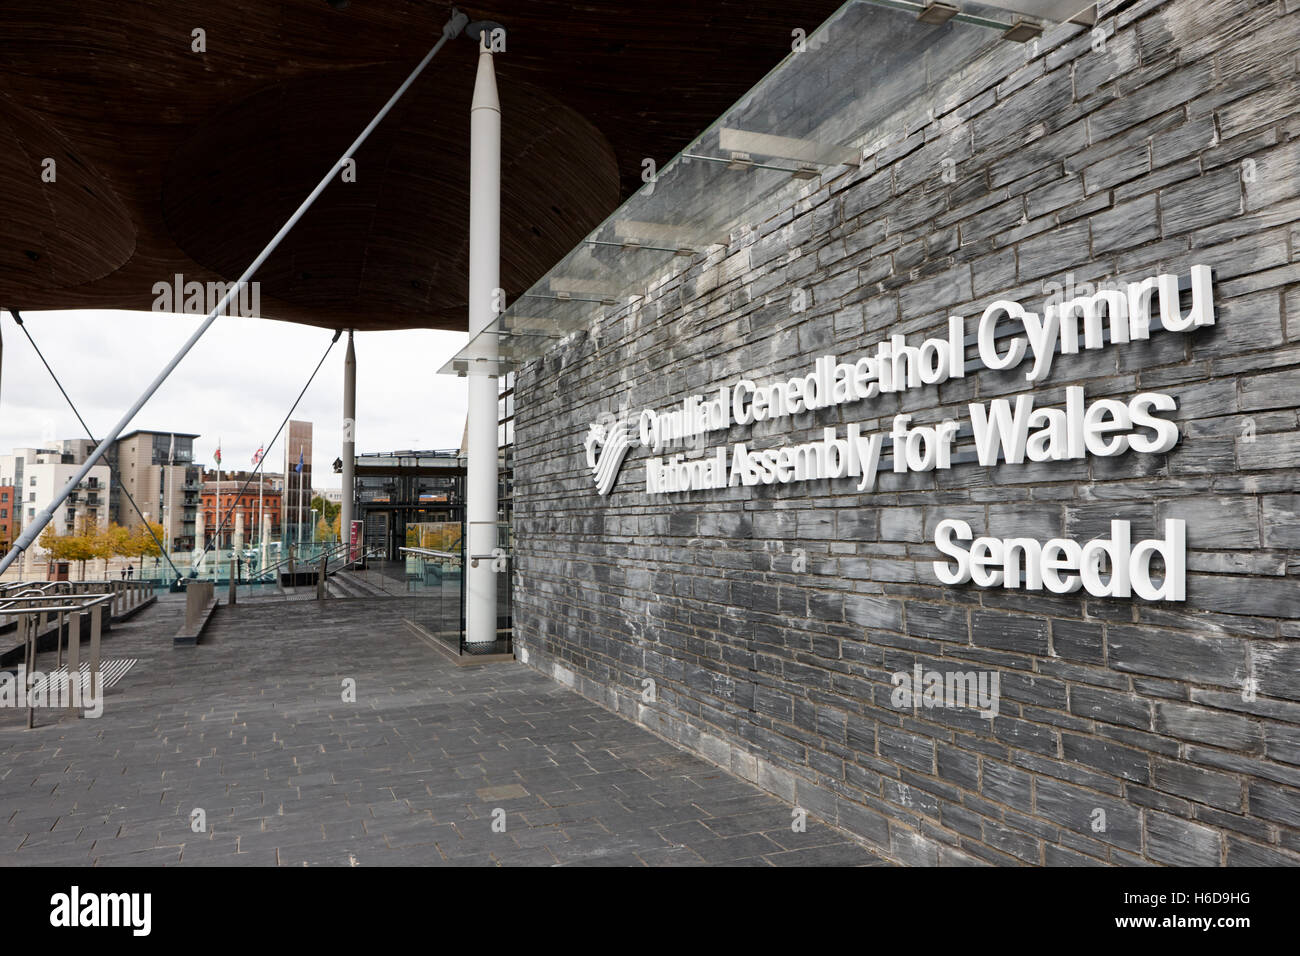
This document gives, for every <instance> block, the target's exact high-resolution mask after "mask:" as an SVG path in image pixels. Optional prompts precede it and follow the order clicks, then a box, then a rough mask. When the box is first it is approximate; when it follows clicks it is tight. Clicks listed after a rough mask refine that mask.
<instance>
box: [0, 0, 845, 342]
mask: <svg viewBox="0 0 1300 956" xmlns="http://www.w3.org/2000/svg"><path fill="white" fill-rule="evenodd" d="M838 6H839V0H781V2H774V0H711V2H708V3H702V2H698V0H657V2H654V3H649V2H646V0H587V2H573V0H500V2H498V3H497V4H496V5H495V6H492V7H487V6H465V7H462V9H463V10H465V12H466V13H467V14H469V16H470V18H471V19H490V20H495V21H498V22H500V23H502V24H503V25H504V26H505V27H506V28H507V31H508V35H507V49H506V52H505V53H503V54H501V55H499V56H498V57H497V58H496V59H497V77H498V86H499V89H500V96H501V101H502V113H503V155H502V262H501V276H502V284H503V285H504V286H505V288H506V292H507V296H508V297H509V298H511V299H513V297H514V296H516V295H518V294H519V293H520V292H522V291H524V290H525V289H527V288H528V286H530V285H531V284H532V283H533V282H534V281H535V280H536V279H537V278H539V277H540V276H541V275H542V274H543V273H544V272H545V271H546V270H547V269H548V268H549V267H550V266H551V265H552V264H553V263H554V262H555V261H557V260H558V259H559V258H560V257H561V256H563V255H564V254H565V253H566V252H568V250H569V249H570V248H572V247H573V245H574V244H575V243H576V242H578V241H579V240H580V239H581V238H582V237H583V236H585V235H586V234H587V233H588V232H589V231H590V230H591V229H592V228H593V227H594V226H596V225H597V224H598V223H599V222H600V221H601V220H602V219H604V218H605V217H606V216H607V215H608V214H609V213H610V212H612V211H613V210H614V209H615V208H616V207H617V206H618V204H619V203H620V202H621V201H622V200H623V199H625V198H626V197H627V196H628V195H630V194H631V192H632V191H634V190H635V189H636V188H638V187H639V186H640V185H641V169H642V165H641V164H642V160H643V159H644V158H646V157H651V158H653V159H654V160H655V162H656V163H658V164H659V165H661V166H662V165H663V164H664V163H666V162H667V161H668V160H669V159H670V158H671V157H672V156H673V155H674V154H675V153H676V152H678V151H679V150H680V149H681V148H682V147H683V146H685V145H686V143H688V142H689V141H690V140H691V139H693V138H694V137H695V135H697V134H698V133H699V132H700V131H701V130H703V129H704V128H705V127H706V126H708V124H709V123H711V122H712V121H713V120H714V119H715V118H716V117H717V116H718V115H719V114H721V113H722V112H723V111H725V110H726V109H727V108H728V107H729V106H730V105H731V104H732V103H734V102H735V101H736V100H737V99H738V98H739V97H740V96H741V95H742V94H743V93H744V92H745V91H746V90H747V89H748V88H749V87H750V86H752V85H753V84H754V83H756V82H757V81H758V80H759V79H761V78H762V76H763V74H765V73H766V72H767V71H768V70H769V69H770V68H771V67H772V66H774V65H775V64H776V63H777V62H778V61H779V60H780V59H781V58H782V57H783V56H784V55H785V54H786V53H787V52H788V51H789V49H790V43H791V32H792V31H793V30H795V29H796V28H801V29H803V30H805V31H807V32H809V33H811V32H812V30H813V28H815V27H816V26H817V25H818V24H820V23H821V22H822V21H823V20H824V19H826V17H828V16H829V15H830V14H831V13H832V12H833V11H834V10H835V9H836V8H837V7H838ZM449 10H450V7H449V6H448V5H444V4H435V3H430V2H417V0H352V3H351V6H350V7H349V8H348V9H347V10H344V11H339V10H335V9H334V8H333V7H331V6H330V4H329V3H328V2H326V0H224V2H221V3H213V2H211V0H205V2H198V0H132V2H130V3H110V2H105V0H96V2H92V3H86V2H85V0H9V2H7V3H5V4H4V6H3V8H2V9H0V144H2V146H0V210H2V211H3V212H2V214H0V306H13V307H16V308H20V309H24V308H25V309H31V310H38V309H56V308H57V309H75V308H100V309H108V308H122V309H146V310H147V309H149V308H151V306H152V304H153V302H154V299H155V293H154V291H153V287H154V285H155V283H158V282H167V283H170V282H172V281H173V276H175V275H176V274H178V273H179V274H181V275H183V276H184V277H185V279H186V280H191V279H197V280H199V281H214V280H227V281H229V280H233V279H235V278H237V277H238V276H239V274H240V273H241V272H242V271H243V269H244V268H245V267H246V266H247V265H248V263H249V262H251V261H252V260H253V258H254V257H255V256H256V255H257V253H258V252H259V251H261V249H262V247H263V246H264V244H265V243H266V242H267V241H268V240H269V239H270V238H271V236H272V235H273V234H274V233H275V231H276V230H277V229H278V228H279V227H280V225H281V224H282V223H283V221H284V220H285V219H286V218H287V217H288V215H289V214H290V213H291V212H292V211H293V209H294V208H296V207H297V205H298V204H299V203H300V202H301V201H302V199H303V198H305V197H306V195H307V193H308V192H309V191H310V190H311V188H312V186H314V185H315V183H316V182H317V181H318V180H319V178H320V177H321V176H322V175H323V174H324V173H325V171H326V170H328V169H329V167H330V165H331V164H332V163H333V162H334V161H335V160H336V159H337V158H338V156H339V154H341V153H342V151H343V150H344V149H345V148H346V147H347V145H348V144H349V143H350V142H351V141H352V139H353V138H355V136H356V134H357V133H358V132H359V131H360V130H361V128H362V127H363V126H364V125H365V123H366V122H367V121H368V120H369V119H370V117H371V116H372V115H373V114H374V112H375V111H376V110H377V109H378V108H379V107H380V106H381V105H382V104H383V102H384V101H385V100H387V98H388V97H389V96H390V95H391V93H392V91H393V90H394V89H396V87H397V86H398V84H399V83H400V82H401V80H402V79H403V78H404V77H405V76H406V74H407V73H408V72H409V71H410V69H411V68H412V67H413V66H414V65H415V63H417V62H418V61H419V60H420V58H421V57H422V56H423V55H424V54H425V53H426V52H427V51H428V49H429V47H430V46H432V44H433V43H434V42H435V41H436V39H437V37H438V34H439V31H440V30H441V27H442V24H443V23H444V22H446V19H447V17H448V14H449ZM195 30H203V31H204V40H205V43H206V52H202V53H200V52H195V51H194V50H193V48H192V47H193V44H194V34H193V31H195ZM475 49H476V48H475V46H474V43H473V42H472V41H471V40H469V39H467V38H461V39H458V40H455V41H452V42H451V43H449V44H447V45H446V46H445V47H444V48H443V50H442V52H441V53H439V55H438V56H437V57H436V58H435V59H434V60H433V62H432V63H431V64H430V66H429V68H428V69H427V70H426V71H425V73H424V75H423V76H422V77H421V78H420V79H419V80H418V81H417V82H416V85H415V86H414V87H413V88H412V89H411V91H410V92H409V93H408V94H407V96H406V97H405V98H404V99H403V100H402V102H401V103H400V104H399V105H398V107H397V108H396V109H394V111H393V112H392V113H391V114H390V115H389V117H388V118H387V119H386V120H385V122H384V123H383V124H381V125H380V127H379V128H378V129H377V130H376V131H375V133H374V134H373V135H372V137H371V138H370V140H369V141H368V142H367V143H366V145H365V146H364V147H363V148H362V149H361V150H360V151H359V152H358V154H357V155H356V157H355V159H356V162H357V169H356V182H352V183H343V182H336V183H333V184H332V185H331V186H330V187H329V188H328V189H327V190H326V192H325V193H324V194H323V195H322V196H321V198H320V199H319V200H318V201H317V203H316V205H315V206H314V207H313V208H312V210H311V211H310V212H309V213H308V214H307V215H306V216H305V217H304V218H303V220H302V221H301V222H300V223H299V224H298V226H297V227H296V229H295V230H294V231H293V232H292V233H291V234H290V235H289V237H288V238H287V239H286V240H285V241H284V243H283V244H282V245H281V246H280V248H279V250H278V251H277V252H276V253H275V254H274V255H273V256H272V257H271V258H270V260H269V261H268V262H267V263H266V264H265V266H264V267H263V269H262V270H261V271H260V272H259V274H258V275H257V277H256V278H257V279H259V281H260V282H261V290H260V291H261V312H260V314H261V315H263V316H265V317H267V318H274V319H284V320H288V321H293V322H301V323H306V324H310V325H318V326H325V327H332V328H341V327H349V328H357V329H394V328H444V329H464V328H465V312H466V276H467V269H468V266H467V259H466V256H467V246H468V225H467V224H468V221H469V208H468V186H469V168H468V158H469V139H468V136H469V102H470V95H471V89H472V82H473V74H474V55H475ZM48 159H53V160H54V172H55V178H54V181H53V182H47V181H45V180H44V179H43V176H42V173H43V172H44V171H45V170H47V169H48V168H49V163H47V162H46V160H48Z"/></svg>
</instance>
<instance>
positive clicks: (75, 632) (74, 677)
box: [68, 611, 83, 717]
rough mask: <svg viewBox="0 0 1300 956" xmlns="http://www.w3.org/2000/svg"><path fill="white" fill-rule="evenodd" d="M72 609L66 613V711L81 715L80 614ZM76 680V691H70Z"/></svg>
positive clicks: (80, 612)
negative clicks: (69, 612)
mask: <svg viewBox="0 0 1300 956" xmlns="http://www.w3.org/2000/svg"><path fill="white" fill-rule="evenodd" d="M82 613H83V612H82V611H73V612H72V613H71V614H69V615H68V713H70V714H76V715H77V716H78V717H80V716H81V709H80V708H79V707H78V706H77V702H78V701H79V700H81V699H82V696H83V695H82V694H81V615H82ZM73 681H76V682H77V693H76V694H73V693H72V682H73Z"/></svg>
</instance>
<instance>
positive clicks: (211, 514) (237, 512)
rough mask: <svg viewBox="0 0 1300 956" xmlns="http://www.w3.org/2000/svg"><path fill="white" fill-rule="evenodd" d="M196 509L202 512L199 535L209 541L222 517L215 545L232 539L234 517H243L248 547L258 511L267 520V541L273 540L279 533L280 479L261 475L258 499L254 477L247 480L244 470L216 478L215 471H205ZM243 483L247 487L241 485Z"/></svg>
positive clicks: (222, 545)
mask: <svg viewBox="0 0 1300 956" xmlns="http://www.w3.org/2000/svg"><path fill="white" fill-rule="evenodd" d="M204 478H205V480H204V482H203V492H202V498H201V501H202V503H201V505H200V510H201V512H202V514H203V534H204V538H205V541H204V543H205V544H206V543H209V542H211V541H212V540H213V536H214V535H215V534H216V533H217V529H218V526H219V525H221V523H222V521H223V520H225V519H226V513H227V511H229V512H230V516H229V520H226V523H225V526H224V528H222V530H221V535H220V539H219V540H218V541H217V542H216V543H215V544H214V547H217V548H229V547H231V544H232V542H233V540H234V534H235V530H236V524H235V521H236V516H239V517H241V518H242V519H243V533H244V545H245V546H246V547H247V546H251V545H252V544H253V543H254V542H255V541H256V539H257V533H258V532H257V529H258V527H259V526H260V521H259V511H258V509H259V506H260V508H261V512H260V514H261V515H262V516H264V517H265V518H266V519H267V520H269V521H270V527H269V529H268V530H267V540H268V541H269V540H276V539H278V538H279V535H280V511H281V504H282V499H283V495H284V492H283V487H284V483H283V480H282V479H281V478H280V477H279V476H276V475H263V476H262V497H261V501H260V505H259V501H258V480H257V478H255V477H254V478H253V479H252V480H251V481H249V475H248V474H246V473H235V474H234V475H233V476H232V475H231V474H230V473H229V472H223V473H222V477H221V479H220V480H218V479H217V476H216V473H215V472H205V474H204ZM245 483H247V487H245Z"/></svg>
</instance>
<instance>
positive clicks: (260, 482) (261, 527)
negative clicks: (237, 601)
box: [253, 448, 266, 570]
mask: <svg viewBox="0 0 1300 956" xmlns="http://www.w3.org/2000/svg"><path fill="white" fill-rule="evenodd" d="M258 451H259V452H261V453H262V454H259V455H258V457H257V461H256V462H254V463H253V465H254V467H256V466H257V465H258V464H260V463H261V461H262V455H264V454H265V453H266V452H265V449H261V448H259V449H258ZM265 484H266V481H265V476H264V475H263V473H262V472H260V471H259V472H258V473H257V547H258V550H259V551H261V553H262V554H263V555H265V554H266V545H265V543H264V542H263V541H262V538H263V537H264V535H265V532H266V521H265V519H264V518H263V517H262V488H263V487H264V486H265ZM265 563H266V558H265V557H263V559H262V564H265ZM258 570H261V568H259V569H258Z"/></svg>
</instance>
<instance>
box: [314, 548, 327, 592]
mask: <svg viewBox="0 0 1300 956" xmlns="http://www.w3.org/2000/svg"><path fill="white" fill-rule="evenodd" d="M328 560H329V558H328V557H326V556H325V555H324V554H322V555H321V556H320V570H319V571H317V572H316V600H318V601H323V600H325V563H326V562H327V561H328Z"/></svg>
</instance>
